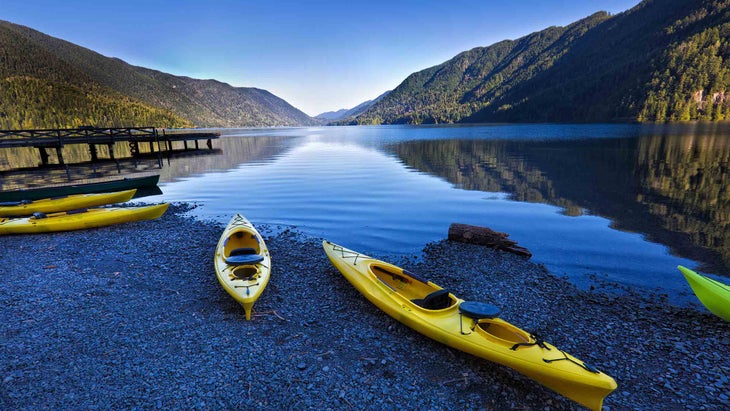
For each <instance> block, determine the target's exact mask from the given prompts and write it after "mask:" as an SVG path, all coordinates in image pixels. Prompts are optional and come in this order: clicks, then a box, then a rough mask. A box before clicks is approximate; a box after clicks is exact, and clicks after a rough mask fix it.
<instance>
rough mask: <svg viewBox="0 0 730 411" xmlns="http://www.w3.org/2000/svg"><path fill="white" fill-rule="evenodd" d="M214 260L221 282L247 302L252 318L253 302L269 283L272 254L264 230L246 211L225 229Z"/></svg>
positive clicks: (228, 290)
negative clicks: (244, 215)
mask: <svg viewBox="0 0 730 411" xmlns="http://www.w3.org/2000/svg"><path fill="white" fill-rule="evenodd" d="M214 264H215V272H216V276H217V277H218V282H220V283H221V286H222V287H223V289H224V290H226V292H227V293H228V294H230V295H231V297H233V299H234V300H236V301H238V303H239V304H241V305H242V306H243V310H244V311H245V312H246V319H247V320H250V319H251V308H253V304H254V303H255V302H256V300H257V299H258V298H259V297H260V296H261V293H263V292H264V289H265V288H266V284H268V283H269V277H271V257H270V256H269V249H268V247H266V243H264V239H263V238H261V234H259V232H258V231H256V228H254V226H253V224H251V223H250V222H249V221H248V220H247V219H246V218H245V217H243V216H242V215H240V214H236V215H235V216H233V218H231V221H229V222H228V226H226V228H225V230H223V234H221V238H220V240H219V241H218V245H217V246H216V248H215V257H214Z"/></svg>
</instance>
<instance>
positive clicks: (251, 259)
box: [226, 247, 264, 265]
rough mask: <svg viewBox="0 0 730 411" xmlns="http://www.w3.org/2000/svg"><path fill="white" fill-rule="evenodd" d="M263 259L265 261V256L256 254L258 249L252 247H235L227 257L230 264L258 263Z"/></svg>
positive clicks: (227, 262)
mask: <svg viewBox="0 0 730 411" xmlns="http://www.w3.org/2000/svg"><path fill="white" fill-rule="evenodd" d="M262 261H264V257H263V256H261V255H258V254H256V250H254V249H253V248H250V247H241V248H235V249H233V250H231V253H230V254H228V258H226V264H228V265H246V264H258V263H260V262H262Z"/></svg>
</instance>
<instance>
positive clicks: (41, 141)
mask: <svg viewBox="0 0 730 411" xmlns="http://www.w3.org/2000/svg"><path fill="white" fill-rule="evenodd" d="M219 137H220V134H219V133H211V132H207V133H206V132H187V131H180V132H167V131H166V130H165V129H161V132H159V131H158V129H156V128H154V127H119V128H99V127H79V128H69V129H42V130H0V149H2V148H17V147H32V148H36V149H38V153H39V155H40V158H41V163H42V164H43V165H48V152H47V151H46V150H48V149H55V150H56V154H57V157H58V161H59V164H64V160H63V152H62V148H63V147H64V146H67V145H72V144H86V145H88V147H89V151H90V153H91V159H92V161H95V160H97V158H98V152H97V146H98V145H106V146H107V147H109V155H110V156H111V159H112V160H115V158H114V145H115V144H116V143H118V142H126V143H128V144H129V147H130V151H131V153H132V156H137V155H138V154H139V153H140V150H139V147H140V144H144V143H147V144H149V150H150V152H152V153H154V152H155V145H156V146H157V149H156V152H157V154H158V156H160V161H161V153H163V152H165V151H167V152H170V151H172V143H173V142H174V141H182V142H183V144H184V146H185V150H188V142H193V143H194V144H195V149H196V150H197V149H200V145H199V141H201V140H204V141H206V145H207V147H208V149H212V148H213V144H212V140H214V139H217V138H219ZM163 145H164V148H163Z"/></svg>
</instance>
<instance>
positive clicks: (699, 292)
mask: <svg viewBox="0 0 730 411" xmlns="http://www.w3.org/2000/svg"><path fill="white" fill-rule="evenodd" d="M677 268H679V271H681V272H682V275H684V278H685V279H686V280H687V282H688V283H689V286H690V287H692V291H694V293H695V295H696V296H697V298H698V299H699V300H700V302H701V303H702V305H704V306H705V307H706V308H707V309H708V310H710V312H711V313H713V314H715V315H716V316H718V317H720V318H722V319H723V320H725V321H729V322H730V286H728V285H725V284H723V283H721V282H719V281H715V280H713V279H711V278H709V277H705V276H704V275H701V274H698V273H696V272H694V271H692V270H690V269H689V268H686V267H683V266H681V265H680V266H678V267H677Z"/></svg>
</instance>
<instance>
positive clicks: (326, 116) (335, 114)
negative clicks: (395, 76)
mask: <svg viewBox="0 0 730 411" xmlns="http://www.w3.org/2000/svg"><path fill="white" fill-rule="evenodd" d="M388 93H390V90H388V91H386V92H385V93H383V94H381V95H379V96H378V97H375V98H374V99H372V100H368V101H365V102H362V103H360V104H358V105H357V106H355V107H353V108H351V109H349V110H348V109H345V108H343V109H340V110H337V111H327V112H325V113H322V114H318V115H317V116H315V117H314V118H317V119H320V120H325V121H337V120H344V119H348V118H352V117H357V116H359V115H360V114H362V113H364V112H365V111H367V110H368V109H369V108H370V107H372V106H373V105H374V104H375V103H377V102H378V101H380V100H382V99H383V97H385V96H387V95H388Z"/></svg>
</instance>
